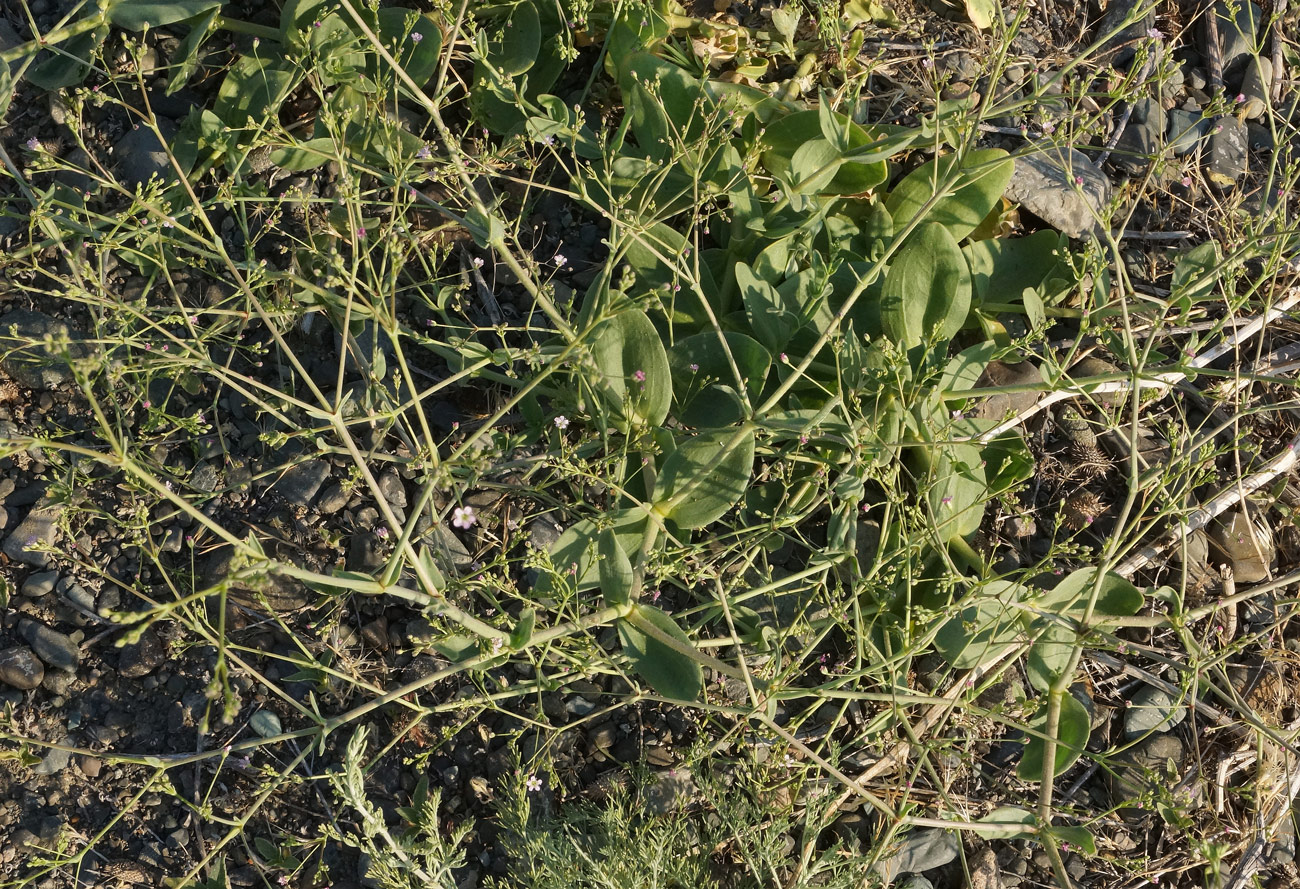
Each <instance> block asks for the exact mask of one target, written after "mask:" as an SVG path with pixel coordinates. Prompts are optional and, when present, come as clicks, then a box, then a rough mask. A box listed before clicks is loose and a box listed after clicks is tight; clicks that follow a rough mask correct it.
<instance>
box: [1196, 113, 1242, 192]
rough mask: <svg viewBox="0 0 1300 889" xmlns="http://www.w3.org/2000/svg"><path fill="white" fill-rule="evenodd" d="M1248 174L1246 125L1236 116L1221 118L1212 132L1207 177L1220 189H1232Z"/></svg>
mask: <svg viewBox="0 0 1300 889" xmlns="http://www.w3.org/2000/svg"><path fill="white" fill-rule="evenodd" d="M1245 173H1246V125H1245V124H1244V123H1242V122H1241V121H1240V120H1238V119H1237V118H1236V117H1234V116H1231V115H1229V116H1225V117H1220V118H1219V119H1218V120H1217V121H1215V123H1214V127H1213V128H1212V129H1211V130H1210V163H1209V169H1208V170H1206V175H1207V176H1208V177H1209V180H1210V182H1211V184H1213V185H1214V186H1215V187H1217V188H1220V189H1226V188H1231V187H1232V186H1233V185H1235V184H1236V182H1237V180H1238V179H1240V178H1241V177H1242V176H1244V175H1245Z"/></svg>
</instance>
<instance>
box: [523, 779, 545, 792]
mask: <svg viewBox="0 0 1300 889" xmlns="http://www.w3.org/2000/svg"><path fill="white" fill-rule="evenodd" d="M524 786H525V787H527V788H528V789H529V790H531V791H532V792H533V793H536V792H537V791H539V790H541V789H542V779H541V778H539V777H537V776H536V775H529V776H528V780H527V781H525V782H524Z"/></svg>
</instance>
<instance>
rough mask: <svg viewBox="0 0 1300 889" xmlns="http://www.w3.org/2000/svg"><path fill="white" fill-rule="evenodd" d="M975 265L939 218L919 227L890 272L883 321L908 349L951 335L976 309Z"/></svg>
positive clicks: (893, 335) (886, 283) (896, 340)
mask: <svg viewBox="0 0 1300 889" xmlns="http://www.w3.org/2000/svg"><path fill="white" fill-rule="evenodd" d="M970 301H971V296H970V270H969V268H968V267H967V265H966V259H965V257H963V256H962V255H961V249H960V248H959V247H958V246H957V241H956V239H955V238H954V237H953V236H952V233H951V232H950V231H949V230H948V228H946V227H945V226H943V225H940V224H939V223H937V222H928V223H926V224H925V225H922V226H921V227H919V228H918V229H917V230H916V231H915V232H913V233H912V236H911V237H910V238H908V239H907V242H906V243H905V244H904V245H903V248H902V249H901V250H899V251H898V253H897V255H896V256H895V257H894V261H893V263H892V264H890V266H889V271H888V272H887V273H886V275H885V284H884V289H883V293H882V297H881V305H880V320H881V323H882V324H883V325H884V328H885V332H886V333H887V334H888V335H889V336H890V337H891V338H892V339H893V340H894V341H895V342H897V343H898V344H899V345H901V346H902V347H903V348H905V349H910V348H912V347H913V346H918V345H920V344H922V343H925V342H928V341H932V340H946V339H951V338H952V337H953V335H954V334H956V333H957V331H959V330H961V328H962V325H963V324H964V323H965V322H966V316H967V315H968V314H970Z"/></svg>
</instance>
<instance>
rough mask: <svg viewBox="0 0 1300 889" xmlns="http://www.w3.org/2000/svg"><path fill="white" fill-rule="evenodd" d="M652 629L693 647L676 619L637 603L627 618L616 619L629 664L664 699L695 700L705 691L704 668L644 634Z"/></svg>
mask: <svg viewBox="0 0 1300 889" xmlns="http://www.w3.org/2000/svg"><path fill="white" fill-rule="evenodd" d="M648 628H654V629H657V630H659V631H660V632H661V633H663V634H665V635H667V636H669V637H671V638H673V639H675V640H677V641H678V642H679V643H681V645H682V646H684V647H686V648H693V646H692V644H691V640H690V637H689V636H687V635H686V633H684V632H683V631H682V628H681V627H679V626H677V624H676V622H675V621H674V620H673V619H672V618H671V617H669V616H668V615H667V614H665V613H664V612H663V611H661V610H660V609H658V608H655V607H654V606H653V605H645V604H640V605H637V606H636V608H635V609H634V610H633V612H632V614H631V615H630V616H629V617H628V618H627V619H626V620H620V621H618V636H619V641H620V642H622V644H623V653H624V654H626V655H627V656H628V658H629V659H630V660H631V661H632V667H633V669H635V670H636V672H637V673H638V674H639V675H640V676H641V678H642V679H644V680H645V681H646V682H647V683H649V685H650V687H651V688H653V689H654V690H655V691H657V692H659V694H661V695H663V696H664V697H665V698H672V699H673V700H677V701H697V700H699V698H700V694H701V693H702V692H703V691H704V671H703V670H702V669H701V668H700V663H699V661H697V660H696V659H694V658H692V657H690V656H689V655H687V654H684V653H683V652H681V651H679V650H677V649H676V648H673V647H670V646H668V645H666V644H665V643H664V642H662V641H660V640H659V639H656V638H654V637H653V636H652V635H650V634H648V633H647V629H648Z"/></svg>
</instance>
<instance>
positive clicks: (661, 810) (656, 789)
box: [643, 769, 699, 815]
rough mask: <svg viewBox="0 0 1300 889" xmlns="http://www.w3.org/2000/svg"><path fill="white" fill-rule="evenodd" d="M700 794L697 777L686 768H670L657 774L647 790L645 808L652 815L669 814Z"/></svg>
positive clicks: (689, 802)
mask: <svg viewBox="0 0 1300 889" xmlns="http://www.w3.org/2000/svg"><path fill="white" fill-rule="evenodd" d="M698 795H699V789H698V788H697V787H696V786H695V779H694V778H692V777H691V773H690V772H688V771H686V770H685V769H668V770H667V771H662V772H659V773H657V774H656V775H655V781H654V783H653V784H651V785H650V786H649V787H647V788H646V790H645V796H644V797H643V799H644V804H645V809H646V811H647V812H649V813H650V814H651V815H667V814H668V813H670V812H674V811H677V810H679V809H683V808H685V807H686V806H688V805H690V804H691V802H693V801H694V800H695V798H696V797H697V796H698Z"/></svg>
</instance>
